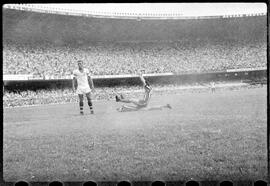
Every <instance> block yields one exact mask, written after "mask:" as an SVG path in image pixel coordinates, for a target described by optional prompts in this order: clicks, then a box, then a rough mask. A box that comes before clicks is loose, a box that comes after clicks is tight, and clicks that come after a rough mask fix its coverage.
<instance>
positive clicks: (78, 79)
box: [72, 60, 94, 114]
mask: <svg viewBox="0 0 270 186" xmlns="http://www.w3.org/2000/svg"><path fill="white" fill-rule="evenodd" d="M72 88H73V91H74V92H75V90H76V93H77V94H78V95H79V106H80V114H83V95H84V94H85V95H86V97H87V101H88V106H89V108H90V111H91V114H94V110H93V104H92V101H91V90H93V91H94V83H93V80H92V78H91V77H90V75H89V70H88V69H86V68H83V61H81V60H79V61H78V69H76V70H74V71H73V80H72Z"/></svg>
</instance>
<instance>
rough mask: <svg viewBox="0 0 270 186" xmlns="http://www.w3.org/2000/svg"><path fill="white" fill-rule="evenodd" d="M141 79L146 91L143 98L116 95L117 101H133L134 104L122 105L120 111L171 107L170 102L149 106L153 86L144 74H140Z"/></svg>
mask: <svg viewBox="0 0 270 186" xmlns="http://www.w3.org/2000/svg"><path fill="white" fill-rule="evenodd" d="M140 79H141V81H142V83H143V87H144V91H145V92H144V96H143V98H142V99H125V98H124V96H123V95H120V96H118V95H116V96H115V99H116V102H122V103H132V105H123V106H122V107H120V108H118V109H117V110H118V111H119V112H127V111H136V110H141V109H142V110H161V109H163V108H169V109H171V106H170V104H167V105H164V106H155V107H150V108H148V107H147V106H148V103H149V100H150V98H151V92H152V87H151V86H150V85H149V83H148V82H147V81H146V80H145V79H144V78H143V76H142V75H140Z"/></svg>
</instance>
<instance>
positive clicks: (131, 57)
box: [3, 40, 267, 107]
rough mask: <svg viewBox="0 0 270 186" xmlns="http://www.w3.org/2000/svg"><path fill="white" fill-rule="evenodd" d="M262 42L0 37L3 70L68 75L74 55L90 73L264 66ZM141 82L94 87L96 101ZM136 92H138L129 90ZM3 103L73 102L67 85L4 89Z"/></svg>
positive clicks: (8, 72)
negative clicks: (63, 42) (52, 40)
mask: <svg viewBox="0 0 270 186" xmlns="http://www.w3.org/2000/svg"><path fill="white" fill-rule="evenodd" d="M266 46H267V45H266V42H262V41H254V42H250V41H249V42H240V41H224V42H220V41H219V42H214V41H211V42H209V41H202V40H200V41H198V40H196V41H190V40H181V41H173V42H139V43H138V42H128V43H90V44H87V45H85V44H81V45H75V44H74V45H71V44H70V45H61V46H60V45H58V46H57V45H54V44H49V43H42V44H41V43H38V44H37V43H36V44H34V43H32V44H30V43H28V44H22V43H14V42H7V41H6V42H4V45H3V74H33V75H36V76H40V77H51V76H54V77H56V78H57V77H61V76H69V75H71V73H72V71H73V70H74V69H75V68H77V63H76V61H77V60H78V59H80V60H83V61H84V62H85V67H86V68H88V69H89V70H90V72H91V74H92V75H120V74H137V73H138V72H141V71H142V70H143V72H144V73H166V72H172V73H179V74H181V73H192V72H209V71H222V70H226V69H239V68H257V67H266V66H267V58H266V55H267V53H266ZM135 89H136V90H138V89H140V87H131V88H129V87H121V88H120V87H115V88H112V87H111V88H109V87H108V88H98V89H97V93H96V97H95V98H94V99H96V100H109V99H113V98H114V95H115V92H123V91H124V92H125V91H126V92H127V93H128V92H133V93H134V90H135ZM131 95H133V96H135V97H136V96H138V95H137V94H131ZM3 99H4V100H3V104H4V107H10V106H20V105H33V104H48V103H66V102H76V101H77V96H76V95H75V94H74V93H73V92H72V91H71V90H70V89H64V90H62V89H58V90H57V89H53V90H39V91H22V92H17V93H16V92H15V93H14V92H5V93H4V97H3Z"/></svg>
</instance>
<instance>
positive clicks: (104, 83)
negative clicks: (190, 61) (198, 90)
mask: <svg viewBox="0 0 270 186" xmlns="http://www.w3.org/2000/svg"><path fill="white" fill-rule="evenodd" d="M266 77H267V72H266V70H257V71H249V72H246V71H242V72H215V73H200V74H181V75H167V76H164V75H163V76H158V75H157V76H145V79H146V80H147V81H148V82H149V83H150V84H151V85H168V84H174V85H185V84H195V83H198V84H204V83H209V82H211V81H226V82H232V81H237V82H239V81H246V82H254V81H258V82H263V80H265V79H266ZM93 81H94V84H95V87H96V88H99V87H116V86H121V87H122V86H136V85H137V86H140V85H141V84H142V83H141V81H140V79H139V78H138V77H128V78H124V77H123V78H97V79H93ZM4 86H5V90H6V91H12V92H20V91H27V90H34V91H36V90H40V89H47V90H51V89H65V88H71V87H72V81H71V79H62V80H57V79H56V80H42V79H41V80H38V79H37V80H26V81H16V80H14V81H4Z"/></svg>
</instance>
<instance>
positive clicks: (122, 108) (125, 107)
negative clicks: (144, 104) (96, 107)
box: [117, 105, 140, 112]
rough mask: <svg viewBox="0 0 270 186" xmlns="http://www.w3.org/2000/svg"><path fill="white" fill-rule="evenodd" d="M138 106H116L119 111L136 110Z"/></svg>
mask: <svg viewBox="0 0 270 186" xmlns="http://www.w3.org/2000/svg"><path fill="white" fill-rule="evenodd" d="M139 109H140V107H138V106H135V105H123V106H122V107H120V108H118V109H117V110H118V111H119V112H129V111H137V110H139Z"/></svg>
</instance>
